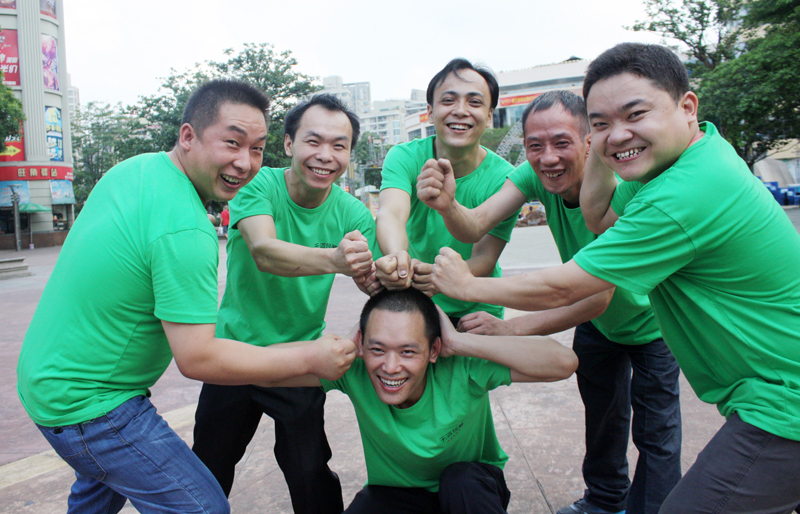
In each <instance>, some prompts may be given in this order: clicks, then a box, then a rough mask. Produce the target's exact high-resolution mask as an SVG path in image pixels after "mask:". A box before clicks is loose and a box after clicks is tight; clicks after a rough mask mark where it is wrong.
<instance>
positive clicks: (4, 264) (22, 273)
mask: <svg viewBox="0 0 800 514" xmlns="http://www.w3.org/2000/svg"><path fill="white" fill-rule="evenodd" d="M24 261H25V258H24V257H16V258H13V259H0V279H4V278H17V277H27V276H29V275H32V273H30V272H29V271H28V265H27V264H25V262H24Z"/></svg>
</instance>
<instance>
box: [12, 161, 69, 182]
mask: <svg viewBox="0 0 800 514" xmlns="http://www.w3.org/2000/svg"><path fill="white" fill-rule="evenodd" d="M72 179H73V174H72V168H69V167H67V166H14V165H8V164H0V180H22V181H25V180H72Z"/></svg>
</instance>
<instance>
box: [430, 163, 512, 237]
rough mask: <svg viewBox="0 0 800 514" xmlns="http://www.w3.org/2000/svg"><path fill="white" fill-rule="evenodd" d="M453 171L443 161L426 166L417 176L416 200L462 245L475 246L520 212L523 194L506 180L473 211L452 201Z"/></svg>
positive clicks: (453, 192) (453, 193)
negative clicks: (474, 244) (437, 214)
mask: <svg viewBox="0 0 800 514" xmlns="http://www.w3.org/2000/svg"><path fill="white" fill-rule="evenodd" d="M455 187H456V186H455V178H454V177H453V168H452V167H451V165H450V162H449V161H448V160H446V159H439V160H438V161H435V160H433V159H431V160H429V161H428V162H427V163H425V166H424V167H423V168H422V173H420V175H419V177H417V198H419V199H420V201H422V202H423V203H424V204H425V205H427V206H428V207H430V208H431V209H434V210H436V211H437V212H438V213H439V214H441V216H442V218H443V219H444V224H445V226H446V227H447V230H448V232H450V234H452V235H453V237H455V238H456V239H458V240H459V241H461V242H463V243H477V242H478V241H480V240H481V238H483V237H484V236H485V235H486V234H488V233H489V231H490V230H492V229H493V228H494V227H496V226H497V225H498V224H499V223H500V222H501V221H503V220H504V219H506V218H508V217H509V216H511V215H512V214H514V213H515V212H517V211H518V210H519V208H520V207H522V205H523V204H524V203H525V200H526V198H525V195H523V194H522V192H521V191H520V190H519V189H518V188H517V186H516V185H514V183H513V182H511V181H510V180H508V179H506V181H505V183H504V184H503V187H502V188H501V189H500V191H498V192H497V193H495V194H493V195H492V196H491V197H489V198H488V199H487V200H486V201H485V202H483V203H482V204H481V205H479V206H477V207H475V208H474V209H468V208H466V207H464V206H463V205H461V204H460V203H458V200H456V199H455Z"/></svg>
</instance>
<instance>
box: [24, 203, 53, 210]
mask: <svg viewBox="0 0 800 514" xmlns="http://www.w3.org/2000/svg"><path fill="white" fill-rule="evenodd" d="M51 211H52V209H51V208H50V207H45V206H44V205H39V204H38V203H23V204H20V206H19V212H51Z"/></svg>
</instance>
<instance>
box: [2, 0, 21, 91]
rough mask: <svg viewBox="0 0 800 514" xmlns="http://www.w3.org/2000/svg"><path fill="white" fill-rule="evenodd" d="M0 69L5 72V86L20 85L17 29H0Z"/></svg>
mask: <svg viewBox="0 0 800 514" xmlns="http://www.w3.org/2000/svg"><path fill="white" fill-rule="evenodd" d="M1 1H2V0H0V2H1ZM0 71H2V72H3V85H4V86H18V85H19V47H18V46H17V31H16V30H0Z"/></svg>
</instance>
